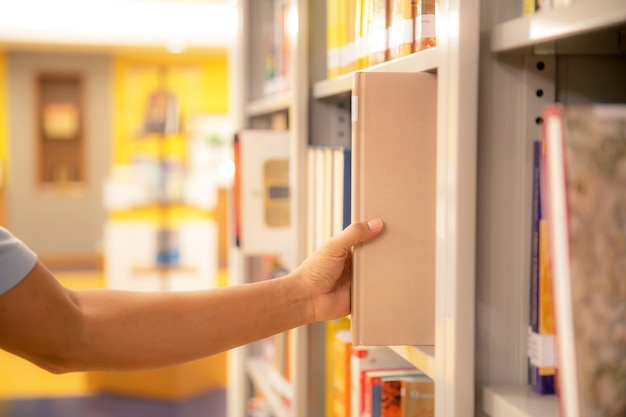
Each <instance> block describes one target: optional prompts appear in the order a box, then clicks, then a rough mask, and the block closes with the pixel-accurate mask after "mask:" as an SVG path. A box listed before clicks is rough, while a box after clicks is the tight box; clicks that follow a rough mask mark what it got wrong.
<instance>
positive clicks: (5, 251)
mask: <svg viewBox="0 0 626 417" xmlns="http://www.w3.org/2000/svg"><path fill="white" fill-rule="evenodd" d="M36 261H37V255H35V253H34V252H33V251H31V250H30V249H29V248H28V247H27V246H26V245H25V244H24V243H23V242H22V241H21V240H19V239H17V238H16V237H15V236H13V235H12V234H11V233H10V232H9V231H8V230H6V229H4V228H2V227H0V295H1V294H4V293H5V292H7V291H9V290H10V289H11V288H13V287H14V286H15V285H17V283H18V282H20V281H21V280H22V279H23V278H24V277H25V276H26V275H27V274H28V273H29V272H30V271H31V270H32V269H33V267H34V266H35V262H36Z"/></svg>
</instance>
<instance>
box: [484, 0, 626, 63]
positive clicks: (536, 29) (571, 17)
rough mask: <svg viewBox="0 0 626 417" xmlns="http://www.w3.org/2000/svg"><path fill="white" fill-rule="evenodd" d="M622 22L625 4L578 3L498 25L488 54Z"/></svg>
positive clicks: (616, 0)
mask: <svg viewBox="0 0 626 417" xmlns="http://www.w3.org/2000/svg"><path fill="white" fill-rule="evenodd" d="M624 22H626V7H624V0H593V1H577V2H574V3H572V4H571V5H570V6H567V7H564V8H561V9H555V10H547V11H542V12H539V13H537V14H534V15H531V16H524V17H520V18H518V19H513V20H510V21H508V22H504V23H502V24H500V25H497V26H496V27H494V29H493V31H492V33H491V51H492V52H511V51H515V50H517V49H521V48H526V47H532V46H535V45H538V44H541V43H544V42H549V41H555V40H559V39H566V38H570V37H573V36H576V35H581V34H584V33H587V32H593V31H597V30H601V29H605V28H607V27H610V26H614V25H617V24H620V23H624Z"/></svg>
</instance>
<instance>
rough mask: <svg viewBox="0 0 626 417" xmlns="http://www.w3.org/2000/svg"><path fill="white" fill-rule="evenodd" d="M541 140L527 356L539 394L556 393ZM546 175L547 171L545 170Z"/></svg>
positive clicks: (536, 164) (537, 152) (537, 158)
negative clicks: (542, 201)
mask: <svg viewBox="0 0 626 417" xmlns="http://www.w3.org/2000/svg"><path fill="white" fill-rule="evenodd" d="M541 147H542V142H541V141H535V142H533V186H532V198H531V201H532V221H531V230H532V234H531V242H532V244H531V276H530V325H529V329H528V358H529V364H528V366H529V374H530V375H529V379H530V385H531V386H532V387H533V390H534V391H535V392H536V393H537V394H541V395H550V394H554V393H555V388H554V377H555V374H556V358H555V347H554V337H555V336H554V333H555V330H554V304H553V300H554V298H553V291H552V273H551V268H550V264H549V261H548V255H549V254H548V236H547V221H546V219H545V216H544V215H543V210H542V209H541V205H542V204H541V199H542V198H545V196H542V195H541V193H542V191H544V192H545V190H542V189H541V188H542V187H541V175H542V173H541ZM543 174H544V175H545V173H543Z"/></svg>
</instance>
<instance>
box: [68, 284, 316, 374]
mask: <svg viewBox="0 0 626 417" xmlns="http://www.w3.org/2000/svg"><path fill="white" fill-rule="evenodd" d="M74 295H75V297H74V298H75V300H76V302H77V304H78V306H79V310H80V311H81V312H82V316H83V326H82V331H81V333H80V337H79V340H78V341H77V343H76V344H75V347H76V351H75V352H73V353H72V355H71V356H72V357H74V358H77V359H78V361H77V363H78V364H81V365H78V366H84V367H85V368H87V369H116V370H130V369H141V368H150V367H156V366H165V365H170V364H174V363H180V362H183V361H188V360H192V359H197V358H200V357H203V356H207V355H210V354H214V353H218V352H222V351H224V350H227V349H230V348H232V347H235V346H239V345H242V344H246V343H249V342H252V341H254V340H258V339H261V338H263V337H267V336H270V335H272V334H276V333H279V332H281V331H285V330H288V329H291V328H293V327H297V326H300V325H302V324H305V323H308V322H309V321H310V320H311V317H312V313H311V309H310V305H311V303H310V299H309V296H308V295H307V294H304V291H303V290H302V287H301V286H300V285H298V282H297V277H294V276H288V277H285V278H278V279H273V280H269V281H265V282H260V283H254V284H246V285H240V286H234V287H228V288H220V289H214V290H205V291H196V292H157V293H130V292H123V291H112V290H83V291H77V292H75V293H74Z"/></svg>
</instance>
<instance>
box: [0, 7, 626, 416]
mask: <svg viewBox="0 0 626 417" xmlns="http://www.w3.org/2000/svg"><path fill="white" fill-rule="evenodd" d="M112 22H114V24H112ZM624 167H626V4H625V3H624V1H623V0H593V1H592V0H507V1H501V0H482V1H481V0H116V1H111V0H89V1H78V0H47V1H42V0H20V1H13V0H0V228H1V229H6V230H8V231H9V232H10V233H11V234H12V235H14V236H15V237H16V238H17V239H19V240H18V241H14V240H11V241H10V242H9V243H7V245H4V242H0V262H7V259H8V260H11V259H12V258H11V255H10V254H9V256H4V255H5V253H7V252H6V251H7V250H6V249H2V247H5V246H6V247H8V246H9V244H10V245H25V246H27V247H28V248H30V249H31V250H32V251H33V252H34V253H36V254H37V258H38V259H39V261H41V263H43V264H44V265H45V266H46V267H47V268H48V269H49V270H50V271H51V272H52V274H53V275H54V277H55V278H56V279H57V280H58V281H59V282H60V283H61V284H62V285H63V286H64V287H66V288H68V289H71V290H77V291H78V290H84V289H85V290H87V289H89V290H91V289H112V290H124V291H132V292H136V293H139V292H142V293H143V292H149V293H171V292H176V293H177V294H178V292H185V293H194V292H200V291H205V290H209V291H215V292H218V291H221V290H229V289H232V287H240V286H253V285H264V284H265V283H267V282H268V281H270V280H275V281H271V282H270V284H271V283H275V282H276V281H278V280H281V279H282V278H285V277H286V276H290V274H291V272H292V271H296V270H297V269H298V268H300V266H301V265H303V264H304V266H305V267H306V265H311V262H310V259H313V258H315V257H316V256H317V258H315V259H319V257H320V255H319V254H320V253H322V252H323V253H324V254H325V255H327V253H326V252H328V251H326V252H324V249H325V248H327V247H328V242H335V241H338V239H339V238H338V237H337V236H338V235H344V234H346V233H349V231H347V230H346V229H347V228H348V227H349V226H350V225H351V224H353V223H357V222H364V221H366V220H370V219H372V218H381V219H382V220H383V222H384V229H383V230H382V232H381V233H380V235H378V236H376V237H374V238H373V239H371V241H370V240H368V241H364V242H363V241H359V243H355V244H354V246H352V243H350V245H347V246H346V247H347V249H346V250H343V251H342V252H341V253H340V254H339V255H337V254H334V256H339V257H341V259H342V262H344V261H343V259H345V269H344V270H343V273H342V278H345V280H347V281H343V283H345V284H346V287H347V286H348V284H347V282H349V291H350V307H351V311H350V314H349V315H347V316H345V317H340V318H337V319H333V320H318V321H315V322H312V323H309V324H305V325H301V326H297V327H294V328H291V329H289V330H285V331H280V332H278V333H274V334H271V335H269V336H267V337H263V338H259V339H257V340H255V341H253V342H251V343H248V344H244V345H242V346H236V347H233V348H231V349H229V350H226V351H224V352H219V353H215V354H212V355H210V356H206V357H202V358H200V359H196V360H191V361H184V362H182V363H177V364H173V365H169V366H160V367H156V368H154V369H145V370H137V371H119V372H118V371H103V370H93V371H92V370H88V371H81V372H67V373H60V374H57V373H51V372H49V371H47V370H45V369H42V368H41V367H39V366H37V365H35V364H33V363H32V362H29V361H28V360H26V359H23V358H21V357H19V356H17V355H15V354H12V353H10V352H9V350H10V349H7V350H3V349H2V347H3V346H4V347H6V345H5V344H4V343H3V340H2V339H3V336H2V334H3V327H2V324H3V323H6V322H8V320H5V321H3V320H2V316H3V315H4V317H7V316H10V315H11V311H7V310H8V309H6V308H4V307H3V300H8V299H9V297H11V293H12V292H13V291H15V289H17V288H19V286H20V284H22V283H26V281H25V280H26V279H28V277H27V278H25V279H24V280H23V281H21V282H20V280H21V279H22V276H20V277H19V278H18V279H17V280H16V282H15V283H11V284H10V285H8V286H7V285H6V284H4V283H3V282H2V281H3V277H0V417H109V416H110V417H114V416H115V417H125V416H133V417H143V416H146V417H147V416H150V417H200V416H203V417H204V416H206V417H428V416H432V417H511V416H516V417H589V416H594V417H596V416H597V417H624V416H626V349H624V346H626V281H625V277H626V226H624V225H625V224H626V222H625V221H624V219H626V198H625V197H624V192H623V190H624V189H626V175H625V173H624V172H625V171H624V170H625V168H624ZM363 224H365V223H363ZM355 233H356V232H355ZM0 235H2V236H4V232H3V231H2V230H0ZM2 236H0V239H1V240H6V239H7V238H5V237H2ZM354 242H357V241H356V240H355V241H354ZM2 252H5V253H2ZM0 266H2V265H0ZM0 269H1V270H2V271H3V273H5V271H9V270H10V267H9V268H5V267H2V268H0ZM6 273H7V274H9V272H6ZM338 282H339V281H338ZM248 288H250V287H248ZM257 288H258V287H257ZM344 289H345V288H344ZM333 291H334V289H333ZM144 295H145V294H144ZM278 298H279V297H278V295H277V297H276V299H277V300H278ZM346 300H347V298H346ZM267 301H272V302H274V301H276V300H267ZM7 304H9V303H7ZM265 305H266V306H267V305H268V304H265ZM241 308H242V309H243V308H245V306H241ZM346 309H347V307H346ZM234 311H237V310H236V309H235V310H234ZM242 311H243V310H242ZM264 311H265V310H264ZM42 320H45V317H42ZM231 320H232V317H231ZM153 321H154V320H153ZM159 325H160V326H162V325H163V322H162V321H160V322H159ZM205 330H206V331H211V329H205ZM32 331H33V332H37V329H36V328H34V329H32ZM167 338H168V335H163V339H167ZM117 340H119V339H117ZM142 352H143V351H142Z"/></svg>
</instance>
